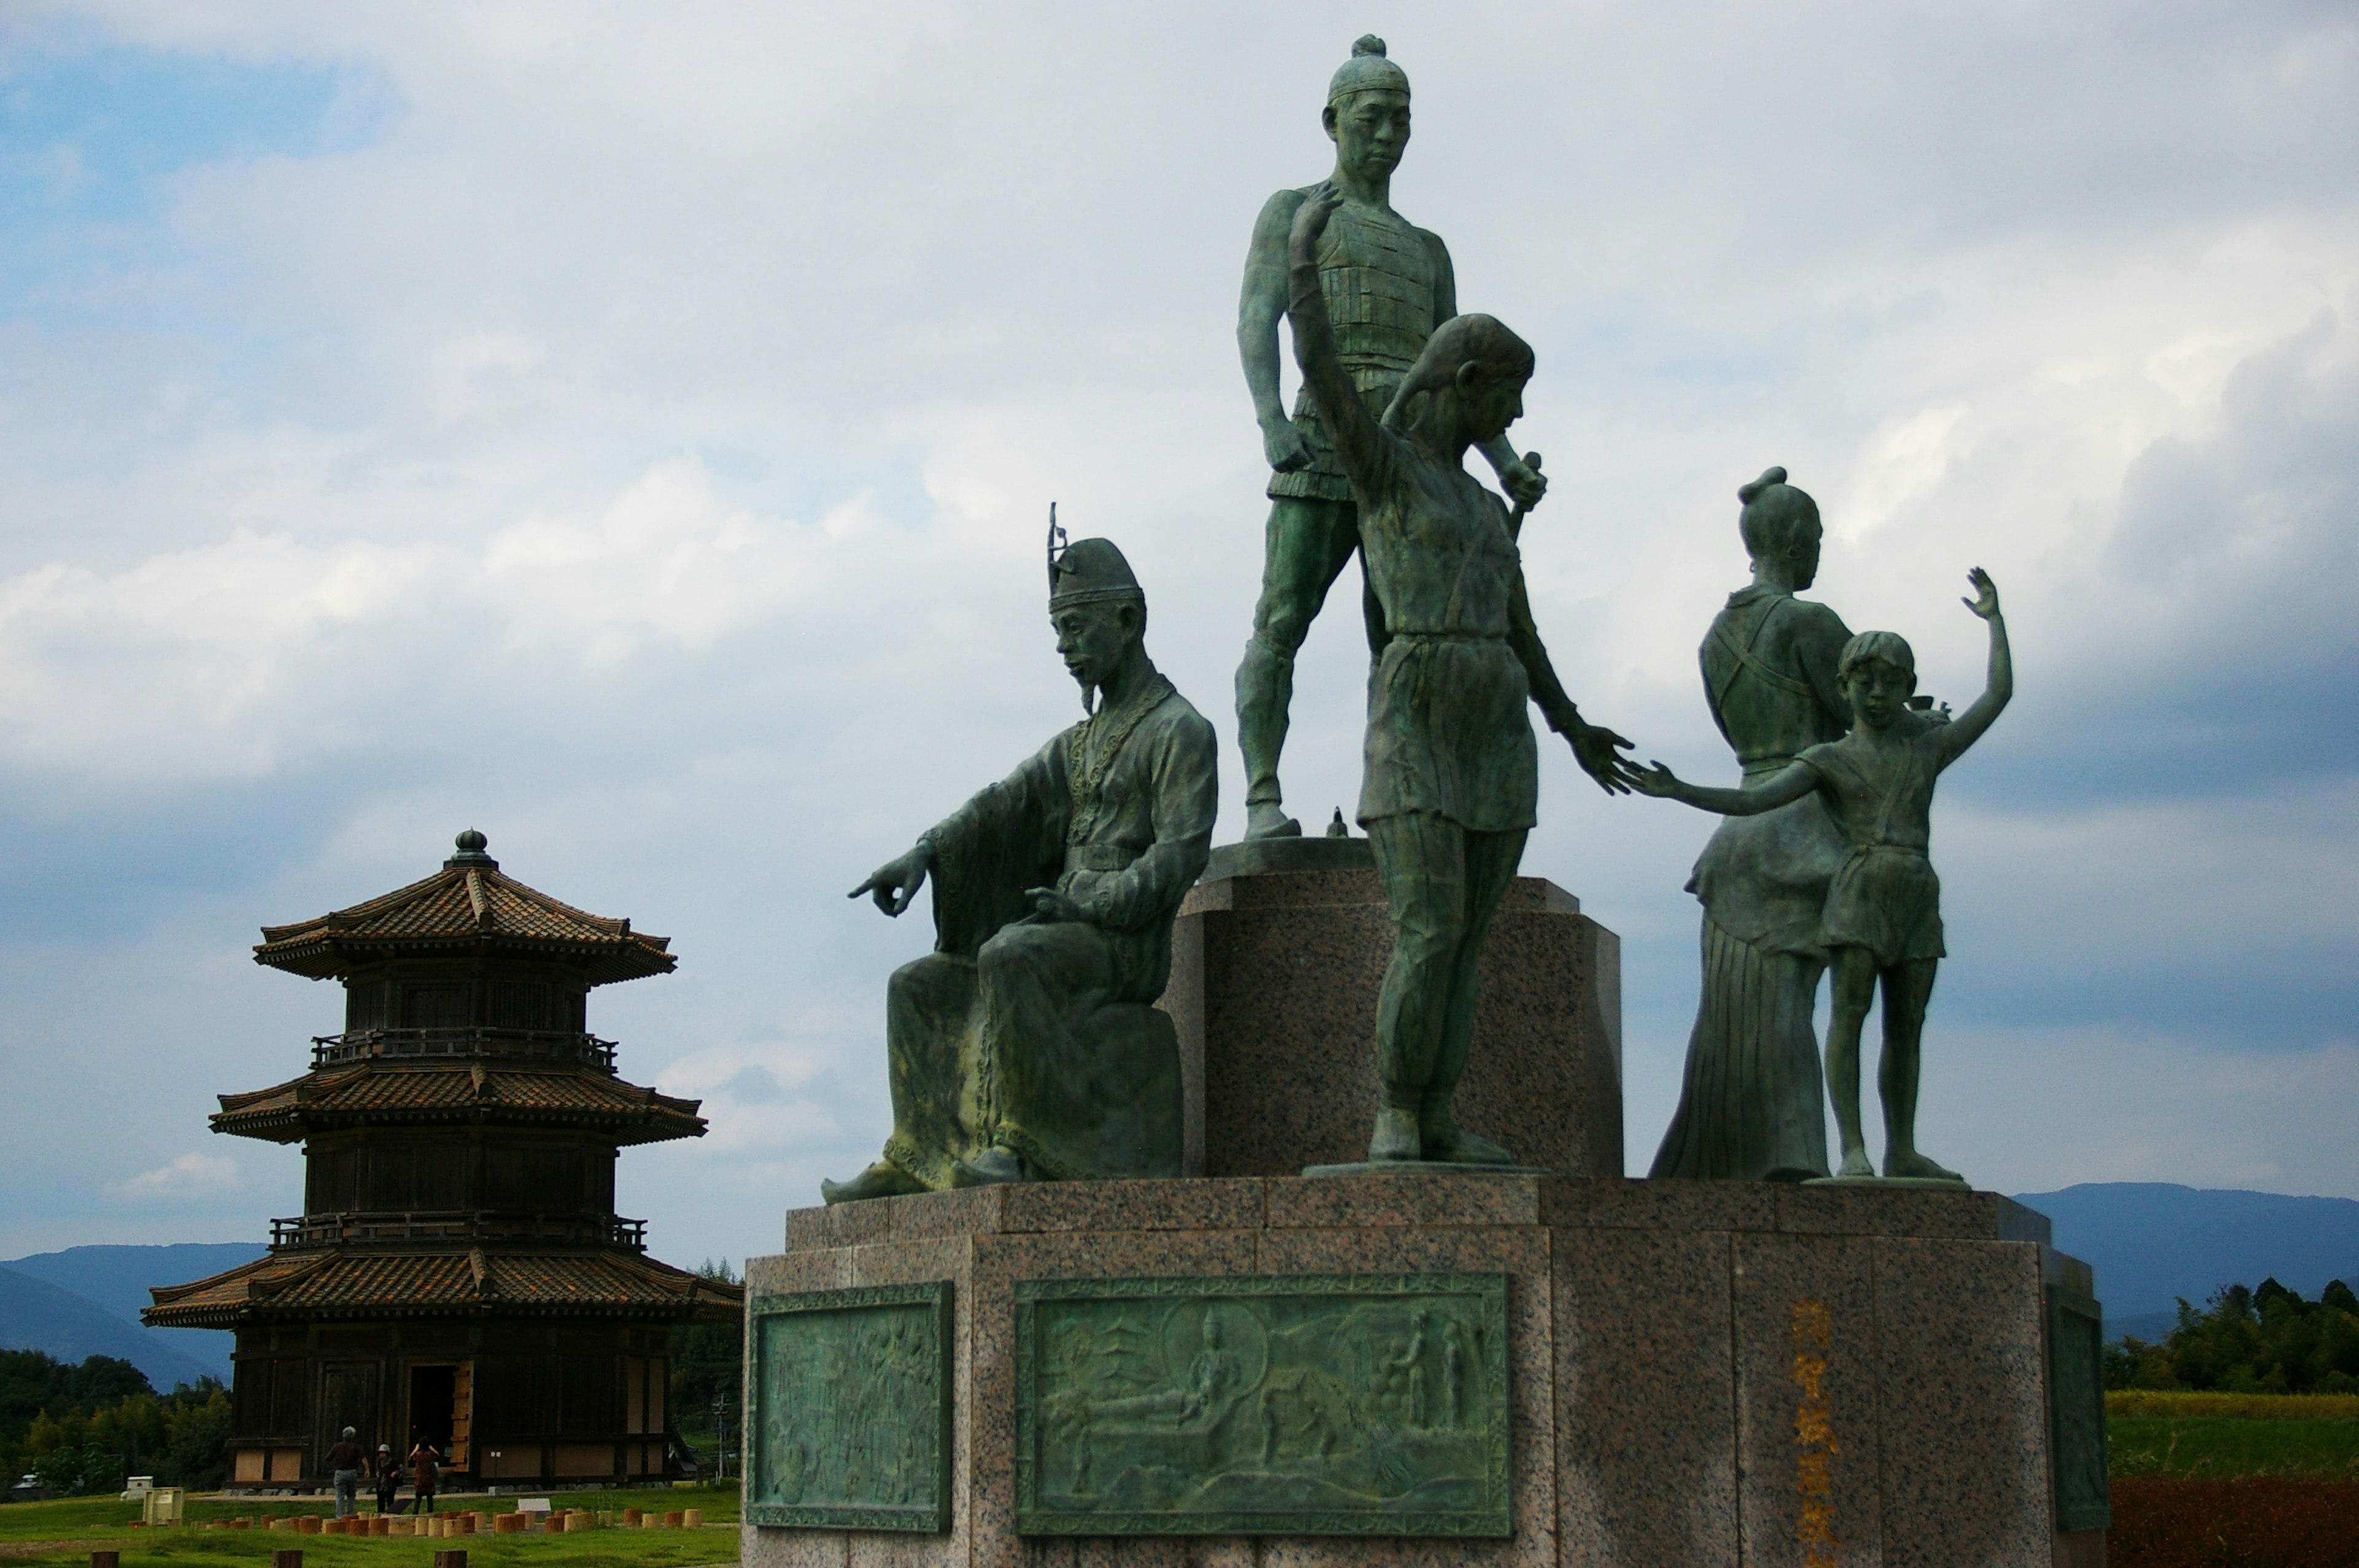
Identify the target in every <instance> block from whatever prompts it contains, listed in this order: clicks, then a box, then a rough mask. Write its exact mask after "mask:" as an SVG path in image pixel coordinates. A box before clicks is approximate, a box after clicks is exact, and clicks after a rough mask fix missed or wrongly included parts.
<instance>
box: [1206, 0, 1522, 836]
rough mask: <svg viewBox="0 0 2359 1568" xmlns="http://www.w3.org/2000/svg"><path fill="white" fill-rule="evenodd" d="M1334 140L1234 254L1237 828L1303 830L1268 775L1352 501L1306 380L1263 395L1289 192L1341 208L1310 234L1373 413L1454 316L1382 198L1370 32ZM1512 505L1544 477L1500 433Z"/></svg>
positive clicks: (1398, 85) (1351, 369) (1349, 547)
mask: <svg viewBox="0 0 2359 1568" xmlns="http://www.w3.org/2000/svg"><path fill="white" fill-rule="evenodd" d="M1321 123H1322V124H1325V126H1326V127H1327V135H1328V137H1329V138H1330V139H1331V140H1332V141H1333V142H1334V144H1335V171H1334V173H1333V174H1332V175H1330V176H1329V177H1328V178H1327V179H1326V180H1325V181H1323V182H1322V183H1321V184H1319V185H1313V186H1306V187H1304V188H1303V189H1299V190H1281V191H1279V192H1278V193H1277V195H1275V196H1273V197H1271V198H1270V199H1269V200H1268V201H1267V202H1266V204H1264V206H1263V207H1262V210H1261V216H1260V218H1258V219H1257V220H1256V222H1255V223H1254V234H1253V248H1252V250H1251V251H1250V252H1248V253H1247V254H1246V256H1245V294H1244V297H1243V298H1242V299H1241V300H1240V301H1239V302H1238V305H1237V349H1238V351H1239V353H1240V354H1242V355H1243V357H1244V359H1245V385H1246V386H1247V387H1248V388H1250V389H1251V391H1252V393H1253V401H1254V416H1255V418H1256V420H1258V421H1259V422H1260V425H1261V435H1262V448H1263V450H1264V451H1265V452H1266V453H1267V455H1268V458H1269V466H1270V468H1271V470H1273V471H1272V472H1271V474H1270V478H1269V498H1270V506H1269V525H1268V534H1267V540H1266V552H1265V556H1264V560H1263V566H1262V587H1261V600H1260V602H1259V603H1257V604H1256V606H1255V607H1254V629H1253V636H1252V638H1251V640H1250V641H1248V642H1247V643H1245V662H1244V663H1243V664H1241V665H1238V666H1237V744H1238V746H1239V747H1240V748H1241V749H1242V750H1243V751H1244V752H1245V837H1246V838H1287V837H1291V836H1293V835H1295V834H1299V833H1300V832H1301V831H1302V828H1301V825H1300V824H1299V823H1297V822H1295V821H1294V820H1293V819H1292V818H1290V817H1288V816H1287V815H1286V809H1285V806H1284V805H1283V804H1282V798H1283V797H1282V795H1281V794H1280V791H1279V789H1278V783H1277V759H1278V753H1279V752H1281V751H1283V750H1284V749H1285V746H1286V726H1287V708H1288V705H1289V703H1290V702H1291V701H1292V698H1293V696H1294V655H1295V654H1296V652H1297V651H1298V650H1299V649H1300V647H1301V646H1302V640H1303V638H1304V637H1305V636H1307V635H1308V634H1309V633H1310V622H1311V621H1312V620H1313V619H1314V618H1315V617H1317V615H1318V613H1319V609H1320V606H1321V605H1322V604H1324V603H1325V602H1326V599H1327V590H1328V589H1330V588H1332V587H1333V586H1334V583H1335V579H1336V577H1337V576H1338V575H1339V574H1340V573H1341V572H1342V571H1343V565H1344V563H1345V562H1347V561H1349V560H1350V559H1351V558H1352V556H1353V552H1354V551H1355V550H1357V549H1358V548H1359V547H1360V510H1359V503H1358V502H1357V501H1355V500H1354V499H1353V494H1352V483H1351V480H1350V478H1349V477H1348V476H1347V475H1346V473H1345V471H1344V470H1343V464H1342V462H1341V461H1340V460H1339V459H1338V457H1337V455H1336V450H1335V444H1334V442H1333V441H1332V439H1330V438H1329V436H1328V433H1327V425H1326V422H1325V421H1324V420H1323V419H1322V418H1321V416H1320V412H1319V405H1318V401H1317V400H1316V399H1315V398H1314V397H1312V395H1311V394H1310V387H1309V386H1308V385H1306V386H1305V387H1304V388H1303V390H1302V395H1301V396H1300V397H1299V398H1298V399H1297V400H1296V403H1295V407H1294V416H1293V417H1292V418H1291V419H1289V418H1288V417H1287V413H1286V407H1285V405H1284V404H1283V403H1281V402H1280V401H1279V399H1278V384H1277V367H1278V354H1277V322H1278V318H1279V317H1281V316H1283V315H1284V314H1285V313H1286V279H1287V249H1286V245H1287V233H1288V230H1289V229H1290V227H1291V226H1292V224H1293V222H1294V215H1295V213H1296V211H1298V210H1299V209H1300V207H1301V206H1302V204H1303V202H1304V201H1305V200H1307V199H1309V198H1310V196H1312V195H1313V194H1315V193H1317V192H1321V191H1332V192H1334V193H1335V195H1336V196H1337V197H1339V198H1340V199H1341V200H1342V202H1343V205H1342V207H1341V208H1340V209H1338V211H1336V214H1335V217H1334V220H1333V221H1332V222H1330V223H1329V224H1328V226H1327V229H1326V232H1325V235H1324V237H1323V238H1322V239H1321V243H1320V251H1319V283H1320V287H1321V291H1322V292H1323V293H1324V295H1325V297H1326V302H1327V315H1328V319H1329V321H1330V322H1331V323H1332V326H1333V330H1334V334H1335V352H1336V355H1337V357H1338V359H1339V361H1340V362H1341V363H1342V365H1343V370H1344V372H1345V373H1346V374H1348V375H1349V376H1350V377H1351V379H1352V383H1353V387H1354V388H1355V389H1356V390H1357V392H1358V394H1359V395H1360V398H1361V399H1362V401H1363V403H1364V406H1366V408H1367V410H1368V413H1369V414H1370V415H1371V416H1379V415H1382V414H1383V413H1384V411H1385V408H1386V406H1387V405H1389V404H1390V403H1391V402H1392V398H1393V393H1394V391H1395V390H1396V389H1397V387H1398V386H1399V385H1400V381H1401V377H1402V376H1403V375H1404V374H1406V373H1408V368H1409V366H1410V365H1411V364H1413V363H1415V362H1416V361H1417V357H1418V355H1419V353H1421V352H1422V351H1424V349H1425V345H1426V340H1428V339H1429V338H1430V337H1432V336H1433V330H1434V329H1435V328H1436V327H1439V326H1440V324H1441V323H1442V322H1444V321H1447V320H1449V319H1451V317H1452V316H1455V315H1457V314H1458V286H1457V282H1456V280H1455V279H1454V278H1453V277H1452V276H1451V268H1450V252H1449V250H1448V249H1447V248H1445V247H1444V246H1443V244H1442V243H1441V236H1440V235H1439V234H1436V233H1433V232H1430V231H1428V230H1424V229H1420V228H1419V227H1417V226H1416V225H1415V224H1413V223H1411V222H1409V221H1408V219H1406V218H1403V217H1402V216H1401V215H1400V214H1399V213H1397V212H1396V211H1393V208H1392V177H1393V169H1394V168H1395V167H1396V166H1397V165H1398V164H1399V162H1400V157H1401V151H1402V149H1403V148H1405V147H1407V146H1408V76H1407V75H1405V74H1404V73H1403V72H1402V70H1401V68H1400V67H1398V66H1397V65H1395V64H1393V62H1392V61H1391V60H1389V59H1386V58H1385V41H1384V40H1383V39H1382V38H1375V37H1374V36H1373V35H1372V36H1370V37H1367V38H1362V39H1360V40H1359V41H1358V42H1357V43H1355V44H1353V46H1352V58H1351V59H1348V60H1346V61H1345V62H1344V63H1343V67H1342V68H1341V69H1340V70H1337V71H1336V72H1335V75H1334V77H1333V79H1332V80H1331V81H1329V82H1328V83H1327V107H1326V109H1325V111H1324V112H1323V113H1322V114H1321ZM1479 445H1480V446H1481V448H1482V451H1483V455H1484V457H1486V458H1488V459H1489V460H1490V462H1491V466H1492V467H1493V468H1494V469H1495V470H1498V474H1499V480H1500V482H1501V483H1502V484H1504V485H1505V486H1506V490H1507V493H1508V494H1509V495H1511V496H1513V497H1514V498H1515V500H1516V502H1517V504H1518V505H1519V506H1523V507H1526V508H1529V507H1530V506H1532V505H1534V504H1536V503H1538V501H1539V499H1540V496H1541V495H1542V494H1543V493H1544V492H1546V490H1547V488H1548V484H1547V481H1545V480H1543V479H1541V478H1540V476H1539V474H1538V472H1537V471H1536V470H1534V469H1532V468H1531V467H1530V466H1528V465H1527V464H1526V463H1525V462H1524V461H1523V460H1521V459H1519V458H1517V456H1516V453H1515V449H1513V448H1512V447H1510V446H1508V445H1507V443H1506V438H1504V437H1501V436H1494V437H1491V438H1488V439H1486V440H1484V441H1482V442H1480V443H1479ZM1363 610H1364V614H1365V616H1366V619H1367V630H1368V652H1369V655H1370V657H1371V658H1374V657H1375V656H1376V655H1378V654H1382V653H1383V652H1384V647H1385V641H1386V629H1385V618H1384V612H1383V610H1382V608H1381V606H1380V605H1379V604H1378V602H1377V596H1376V592H1375V587H1374V585H1373V584H1369V585H1367V586H1366V588H1365V590H1364V595H1363Z"/></svg>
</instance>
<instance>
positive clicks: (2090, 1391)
mask: <svg viewBox="0 0 2359 1568" xmlns="http://www.w3.org/2000/svg"><path fill="white" fill-rule="evenodd" d="M2047 1293H2048V1424H2049V1454H2051V1455H2052V1456H2053V1457H2052V1458H2051V1460H2050V1461H2049V1475H2050V1476H2051V1477H2052V1478H2053V1480H2054V1484H2055V1487H2054V1489H2055V1498H2056V1528H2057V1529H2058V1530H2067V1531H2071V1530H2106V1529H2109V1528H2111V1527H2112V1525H2113V1522H2114V1498H2113V1487H2112V1484H2111V1483H2110V1482H2109V1481H2108V1480H2107V1478H2106V1475H2105V1368H2104V1343H2105V1333H2104V1330H2105V1320H2104V1308H2103V1307H2101V1306H2099V1305H2098V1304H2097V1302H2096V1299H2095V1298H2094V1297H2093V1296H2086V1295H2083V1294H2082V1293H2081V1292H2078V1291H2074V1290H2068V1289H2066V1288H2065V1287H2064V1286H2062V1285H2050V1286H2049V1287H2048V1292H2047Z"/></svg>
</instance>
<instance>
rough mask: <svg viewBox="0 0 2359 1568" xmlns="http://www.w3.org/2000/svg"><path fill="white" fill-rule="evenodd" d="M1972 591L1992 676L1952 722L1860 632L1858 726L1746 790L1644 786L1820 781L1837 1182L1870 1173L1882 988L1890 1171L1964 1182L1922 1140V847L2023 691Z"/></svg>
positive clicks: (1650, 780)
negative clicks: (1865, 1119)
mask: <svg viewBox="0 0 2359 1568" xmlns="http://www.w3.org/2000/svg"><path fill="white" fill-rule="evenodd" d="M1968 578H1969V580H1970V581H1972V583H1973V587H1974V591H1975V597H1974V598H1973V599H1969V600H1965V601H1964V603H1965V606H1966V608H1967V609H1968V610H1971V611H1973V612H1974V613H1975V614H1976V615H1979V616H1981V617H1982V618H1983V620H1984V621H1985V622H1989V624H1990V676H1989V680H1988V683H1987V685H1986V686H1985V687H1984V690H1983V694H1982V696H1980V697H1976V698H1975V699H1974V701H1973V706H1972V707H1970V708H1967V709H1966V710H1965V711H1964V712H1963V713H1962V714H1960V715H1959V716H1958V717H1957V719H1956V720H1955V721H1953V722H1951V723H1948V724H1942V723H1939V722H1936V721H1935V720H1933V719H1930V718H1927V717H1925V716H1923V715H1920V714H1919V713H1917V712H1915V711H1913V710H1911V708H1909V706H1908V698H1909V697H1910V696H1912V695H1913V694H1914V693H1915V691H1916V689H1917V656H1916V654H1914V653H1912V652H1911V651H1910V649H1909V646H1908V643H1907V642H1905V641H1903V640H1902V639H1901V638H1900V637H1899V636H1898V635H1897V634H1896V633H1890V632H1863V633H1860V634H1859V635H1858V636H1856V637H1854V638H1853V639H1852V640H1851V641H1850V642H1849V643H1845V644H1843V657H1842V660H1841V662H1840V664H1839V665H1838V668H1837V678H1838V679H1839V680H1840V681H1841V683H1842V686H1843V696H1844V697H1845V698H1846V699H1847V700H1848V701H1849V702H1850V703H1851V708H1852V728H1851V732H1850V733H1849V734H1847V735H1845V736H1844V737H1843V739H1842V740H1840V741H1828V742H1826V743H1824V744H1821V745H1817V746H1811V747H1810V748H1808V749H1807V750H1805V751H1804V752H1801V754H1800V755H1799V756H1797V757H1796V758H1795V759H1794V761H1793V762H1791V763H1790V764H1788V766H1787V767H1785V768H1784V769H1782V770H1781V771H1779V772H1778V773H1774V774H1772V775H1771V776H1770V777H1768V778H1767V779H1765V780H1763V781H1762V782H1761V783H1759V784H1753V785H1749V786H1747V787H1745V788H1743V789H1708V788H1704V787H1702V786H1701V785H1698V784H1687V783H1684V782H1682V781H1681V780H1680V779H1678V778H1676V777H1674V776H1673V775H1672V773H1671V770H1670V769H1669V768H1667V767H1665V766H1663V764H1662V763H1660V762H1656V763H1654V764H1653V765H1651V766H1649V767H1647V768H1644V769H1641V770H1639V772H1638V775H1637V778H1636V781H1635V782H1636V785H1637V788H1638V789H1639V790H1640V791H1641V792H1642V793H1644V794H1647V795H1661V796H1665V797H1668V798H1669V799H1672V800H1681V801H1685V802H1686V803H1687V804H1688V805H1690V806H1697V807H1700V808H1701V809H1702V810H1705V811H1717V812H1720V813H1722V814H1723V815H1724V816H1757V815H1759V814H1760V813H1762V812H1766V811H1775V810H1777V808H1778V807H1779V806H1786V805H1788V804H1789V803H1791V802H1793V801H1797V800H1799V799H1801V798H1802V797H1803V796H1805V795H1809V794H1810V793H1811V792H1812V791H1813V790H1815V791H1817V792H1818V793H1819V795H1820V797H1821V799H1822V800H1823V801H1825V803H1826V806H1827V809H1828V810H1829V811H1830V812H1831V813H1832V815H1833V816H1834V819H1835V823H1836V826H1837V827H1840V828H1841V829H1842V830H1843V840H1844V843H1845V844H1846V845H1847V846H1848V849H1847V852H1846V854H1845V856H1844V858H1843V864H1842V865H1841V867H1839V868H1838V869H1837V870H1836V871H1835V875H1834V881H1833V883H1832V886H1830V887H1829V889H1828V890H1827V905H1826V913H1825V914H1824V916H1823V917H1822V920H1821V940H1822V941H1823V942H1824V944H1825V946H1826V947H1827V949H1828V951H1829V954H1830V956H1831V958H1832V967H1833V968H1834V1016H1833V1019H1832V1022H1831V1023H1830V1025H1829V1027H1828V1030H1827V1087H1828V1089H1829V1090H1830V1092H1831V1093H1832V1095H1833V1097H1834V1106H1835V1130H1836V1132H1837V1134H1838V1135H1839V1136H1840V1138H1841V1139H1842V1141H1843V1166H1842V1169H1841V1171H1840V1173H1839V1174H1838V1179H1850V1180H1859V1179H1863V1178H1864V1179H1873V1177H1874V1176H1875V1166H1874V1165H1872V1164H1871V1163H1870V1162H1869V1161H1868V1158H1867V1140H1866V1137H1865V1135H1864V1133H1863V1132H1862V1131H1861V1130H1860V1114H1859V1035H1860V1026H1861V1025H1862V1024H1863V1023H1864V1022H1866V1020H1867V1010H1868V1006H1869V1004H1870V1003H1871V1002H1872V1001H1874V1000H1875V990H1876V983H1877V982H1878V981H1879V980H1881V981H1882V982H1883V988H1884V1059H1883V1061H1882V1063H1881V1065H1879V1066H1878V1068H1877V1070H1876V1087H1877V1088H1878V1090H1879V1091H1880V1092H1881V1094H1882V1097H1883V1100H1884V1143H1885V1148H1884V1173H1885V1175H1886V1177H1901V1178H1909V1179H1914V1180H1919V1181H1936V1182H1960V1183H1962V1180H1963V1178H1962V1177H1960V1176H1959V1174H1958V1173H1956V1172H1955V1171H1951V1170H1947V1169H1945V1168H1943V1167H1942V1166H1940V1165H1938V1164H1936V1163H1934V1162H1932V1161H1931V1160H1930V1159H1928V1158H1926V1156H1924V1155H1923V1154H1921V1153H1919V1152H1918V1150H1917V1086H1918V1081H1919V1073H1920V1067H1921V1064H1922V1050H1921V1047H1922V1044H1923V1034H1924V1029H1925V1003H1926V1001H1927V1000H1929V999H1930V997H1931V996H1932V994H1933V973H1934V970H1935V969H1936V968H1939V967H1940V960H1941V957H1942V954H1943V948H1942V946H1941V907H1940V905H1941V882H1940V878H1938V877H1936V876H1935V875H1934V874H1933V863H1932V861H1931V860H1930V858H1929V857H1928V856H1927V854H1926V850H1927V849H1928V847H1929V846H1930V843H1931V841H1932V809H1933V781H1934V778H1935V777H1936V775H1938V774H1939V773H1940V772H1941V770H1942V769H1944V768H1946V767H1948V766H1949V765H1950V764H1951V762H1955V761H1957V759H1958V758H1959V756H1960V755H1961V754H1962V753H1963V752H1964V751H1965V750H1966V748H1967V747H1969V746H1971V745H1973V743H1974V742H1975V741H1978V740H1980V739H1981V738H1982V734H1983V731H1984V730H1988V729H1989V728H1990V727H1991V721H1992V720H1993V719H1996V718H1997V717H1998V716H1999V710H2000V709H2002V708H2005V707H2006V704H2007V699H2008V698H2009V697H2013V696H2014V695H2015V669H2014V665H2013V664H2012V662H2011V661H2010V660H2009V658H2008V654H2007V647H2006V620H2005V619H2004V618H2003V617H2002V616H2001V615H2000V614H1999V608H1998V585H1997V584H1996V583H1995V582H1993V581H1992V580H1991V577H1990V574H1989V573H1988V572H1986V571H1984V570H1983V569H1982V568H1980V567H1976V568H1974V569H1973V571H1972V572H1971V573H1969V574H1968Z"/></svg>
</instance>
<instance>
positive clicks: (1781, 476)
mask: <svg viewBox="0 0 2359 1568" xmlns="http://www.w3.org/2000/svg"><path fill="white" fill-rule="evenodd" d="M1785 482H1786V470H1784V469H1781V468H1766V469H1763V470H1761V477H1760V478H1759V479H1756V480H1755V481H1753V482H1752V483H1751V484H1740V485H1738V486H1737V487H1736V499H1737V500H1739V501H1741V502H1743V503H1745V505H1747V506H1750V505H1752V504H1753V503H1755V502H1756V501H1758V500H1759V499H1760V498H1761V492H1763V491H1765V490H1767V489H1768V488H1769V487H1770V486H1771V485H1773V484H1783V483H1785Z"/></svg>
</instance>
